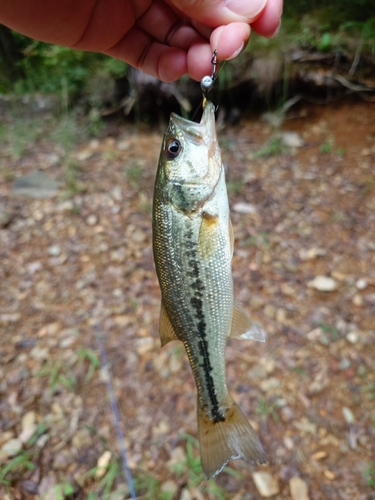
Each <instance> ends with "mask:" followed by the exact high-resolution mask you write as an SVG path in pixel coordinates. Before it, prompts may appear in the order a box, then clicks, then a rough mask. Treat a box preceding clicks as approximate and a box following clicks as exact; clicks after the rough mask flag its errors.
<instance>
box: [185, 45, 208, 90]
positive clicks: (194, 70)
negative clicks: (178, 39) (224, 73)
mask: <svg viewBox="0 0 375 500" xmlns="http://www.w3.org/2000/svg"><path fill="white" fill-rule="evenodd" d="M211 59H212V50H211V47H210V45H209V44H208V43H197V44H194V45H193V46H192V47H190V49H189V52H188V54H187V69H188V71H187V72H188V74H189V76H190V78H192V79H193V80H196V81H198V82H199V81H200V80H201V79H202V78H203V77H204V76H206V75H210V74H211V71H212V67H211Z"/></svg>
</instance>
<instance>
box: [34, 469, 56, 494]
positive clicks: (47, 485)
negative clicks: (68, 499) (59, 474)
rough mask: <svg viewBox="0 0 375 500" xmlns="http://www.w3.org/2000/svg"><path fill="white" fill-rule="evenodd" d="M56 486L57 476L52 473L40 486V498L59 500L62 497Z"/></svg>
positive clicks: (44, 478) (45, 477)
mask: <svg viewBox="0 0 375 500" xmlns="http://www.w3.org/2000/svg"><path fill="white" fill-rule="evenodd" d="M55 486H56V476H55V475H54V474H53V473H51V472H50V473H49V474H48V475H47V476H44V477H43V479H42V480H41V482H40V484H39V488H38V494H39V497H40V498H43V500H58V498H59V497H60V495H58V493H59V492H58V491H57V489H56V488H55Z"/></svg>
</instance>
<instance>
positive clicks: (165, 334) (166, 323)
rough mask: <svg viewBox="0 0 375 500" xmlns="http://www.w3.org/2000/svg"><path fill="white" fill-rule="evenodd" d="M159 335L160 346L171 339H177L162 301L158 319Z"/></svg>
mask: <svg viewBox="0 0 375 500" xmlns="http://www.w3.org/2000/svg"><path fill="white" fill-rule="evenodd" d="M159 335H160V340H161V346H162V347H164V346H165V344H168V342H170V341H171V340H178V338H177V335H176V333H175V331H174V329H173V326H172V324H171V322H170V320H169V318H168V314H167V311H166V310H165V306H164V304H163V302H162V303H161V308H160V319H159Z"/></svg>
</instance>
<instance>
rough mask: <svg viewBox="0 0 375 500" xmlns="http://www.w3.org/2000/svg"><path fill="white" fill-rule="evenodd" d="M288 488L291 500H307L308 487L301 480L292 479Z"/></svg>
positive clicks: (296, 477) (298, 478)
mask: <svg viewBox="0 0 375 500" xmlns="http://www.w3.org/2000/svg"><path fill="white" fill-rule="evenodd" d="M289 488H290V495H291V497H292V500H309V495H308V487H307V484H306V481H304V480H303V479H302V478H300V477H298V476H295V477H292V478H291V479H290V481H289Z"/></svg>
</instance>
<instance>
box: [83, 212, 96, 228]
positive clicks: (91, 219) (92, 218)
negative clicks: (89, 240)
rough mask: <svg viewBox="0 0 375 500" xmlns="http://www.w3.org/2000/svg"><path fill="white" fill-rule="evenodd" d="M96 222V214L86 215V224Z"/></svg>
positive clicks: (89, 224)
mask: <svg viewBox="0 0 375 500" xmlns="http://www.w3.org/2000/svg"><path fill="white" fill-rule="evenodd" d="M97 222H98V218H97V216H96V215H94V214H91V215H89V216H88V217H86V224H87V225H88V226H95V224H96V223H97Z"/></svg>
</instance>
